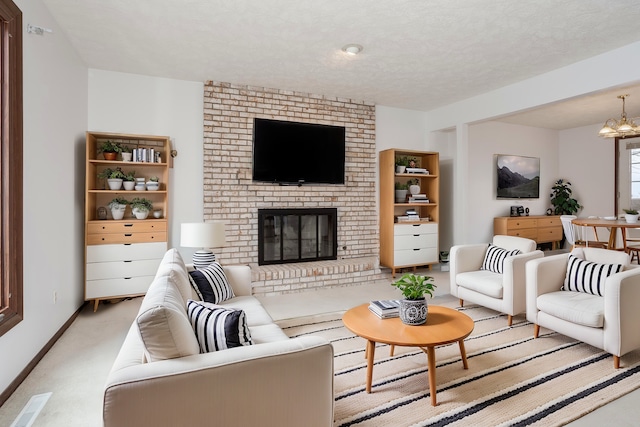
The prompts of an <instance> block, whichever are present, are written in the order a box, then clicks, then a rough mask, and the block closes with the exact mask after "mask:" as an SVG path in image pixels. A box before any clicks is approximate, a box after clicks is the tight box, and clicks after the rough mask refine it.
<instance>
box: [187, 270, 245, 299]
mask: <svg viewBox="0 0 640 427" xmlns="http://www.w3.org/2000/svg"><path fill="white" fill-rule="evenodd" d="M189 281H190V282H191V286H192V287H193V289H194V290H195V291H196V294H198V297H199V298H200V300H202V301H206V302H210V303H212V304H218V303H220V302H222V301H226V300H228V299H231V298H233V297H235V295H234V293H233V289H232V288H231V285H230V284H229V281H228V280H227V276H226V274H224V270H223V269H222V266H221V265H220V264H218V263H217V262H213V263H211V264H209V265H208V266H207V267H205V268H203V269H202V270H194V271H190V272H189Z"/></svg>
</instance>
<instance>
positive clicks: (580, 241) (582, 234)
mask: <svg viewBox="0 0 640 427" xmlns="http://www.w3.org/2000/svg"><path fill="white" fill-rule="evenodd" d="M576 218H577V216H575V215H561V216H560V221H561V222H562V229H563V230H564V235H565V238H566V239H567V243H569V244H570V245H571V248H569V249H573V248H575V247H577V246H578V247H587V246H588V247H593V248H602V249H607V247H608V244H607V243H606V242H601V241H600V239H599V238H598V230H597V229H596V227H592V228H593V234H594V237H595V240H589V227H585V226H579V225H575V224H574V223H573V220H574V219H576Z"/></svg>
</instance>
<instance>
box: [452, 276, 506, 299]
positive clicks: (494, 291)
mask: <svg viewBox="0 0 640 427" xmlns="http://www.w3.org/2000/svg"><path fill="white" fill-rule="evenodd" d="M456 283H457V284H458V286H461V287H463V288H466V289H470V290H472V291H476V292H479V293H481V294H483V295H487V296H490V297H492V298H499V299H501V298H502V275H500V274H498V273H494V272H491V271H487V270H479V271H469V272H466V273H459V274H458V275H457V276H456Z"/></svg>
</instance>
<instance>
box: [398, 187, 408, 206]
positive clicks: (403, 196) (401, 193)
mask: <svg viewBox="0 0 640 427" xmlns="http://www.w3.org/2000/svg"><path fill="white" fill-rule="evenodd" d="M406 201H407V190H396V203H404V202H406Z"/></svg>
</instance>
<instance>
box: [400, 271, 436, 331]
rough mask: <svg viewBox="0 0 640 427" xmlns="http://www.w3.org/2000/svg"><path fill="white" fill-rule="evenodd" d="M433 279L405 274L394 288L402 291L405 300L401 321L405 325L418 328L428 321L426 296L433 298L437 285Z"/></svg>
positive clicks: (401, 306)
mask: <svg viewBox="0 0 640 427" xmlns="http://www.w3.org/2000/svg"><path fill="white" fill-rule="evenodd" d="M432 281H433V277H430V276H421V275H418V274H413V273H407V274H404V275H403V276H402V277H401V278H400V279H398V280H397V281H396V282H394V283H392V284H391V285H392V286H395V287H396V288H398V289H400V291H401V292H402V295H403V296H404V299H402V300H400V320H402V323H404V324H405V325H410V326H417V325H422V324H424V323H426V321H427V313H428V308H427V300H426V298H425V295H429V296H430V297H431V298H433V292H434V290H435V288H436V285H434V284H433V283H432Z"/></svg>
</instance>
